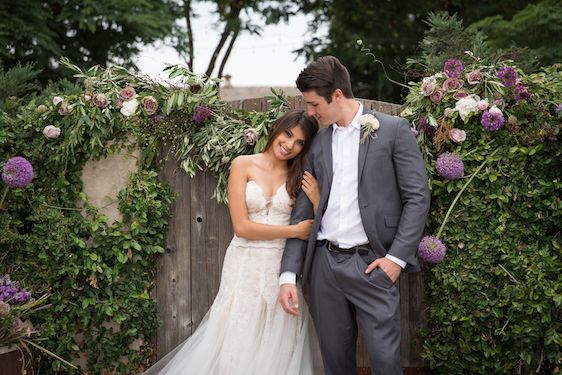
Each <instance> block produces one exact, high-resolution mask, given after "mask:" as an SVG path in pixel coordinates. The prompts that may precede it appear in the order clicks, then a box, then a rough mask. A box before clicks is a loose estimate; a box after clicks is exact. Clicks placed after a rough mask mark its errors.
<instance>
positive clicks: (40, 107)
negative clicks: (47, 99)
mask: <svg viewBox="0 0 562 375" xmlns="http://www.w3.org/2000/svg"><path fill="white" fill-rule="evenodd" d="M48 110H49V108H47V106H46V105H44V104H40V105H38V106H37V108H35V112H37V113H44V112H47V111H48Z"/></svg>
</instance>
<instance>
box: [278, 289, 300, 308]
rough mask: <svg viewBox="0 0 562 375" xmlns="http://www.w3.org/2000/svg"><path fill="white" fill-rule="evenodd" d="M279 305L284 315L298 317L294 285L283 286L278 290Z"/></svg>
mask: <svg viewBox="0 0 562 375" xmlns="http://www.w3.org/2000/svg"><path fill="white" fill-rule="evenodd" d="M279 303H281V306H282V307H283V310H285V312H286V313H288V314H291V315H296V316H299V315H300V314H301V312H300V310H299V295H298V293H297V286H296V285H295V284H283V285H281V287H280V288H279Z"/></svg>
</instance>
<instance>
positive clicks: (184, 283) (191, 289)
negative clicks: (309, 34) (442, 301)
mask: <svg viewBox="0 0 562 375" xmlns="http://www.w3.org/2000/svg"><path fill="white" fill-rule="evenodd" d="M290 102H291V106H292V107H293V108H304V102H303V100H302V97H293V98H290ZM361 102H362V103H363V105H364V106H365V107H367V108H370V109H374V110H376V111H380V112H384V113H388V114H393V115H395V114H398V113H399V112H400V106H399V105H396V104H390V103H384V102H377V101H372V100H361ZM228 104H229V105H230V106H231V107H232V108H242V109H245V110H253V111H266V110H268V109H269V108H270V107H269V105H268V103H267V101H266V100H264V99H246V100H238V101H231V102H228ZM160 178H161V179H162V180H163V181H166V182H167V183H169V184H170V186H171V187H172V189H173V190H174V191H175V192H176V193H177V195H178V197H177V199H176V201H175V203H174V205H173V207H172V218H171V221H170V228H169V231H168V235H167V244H166V252H165V254H163V255H162V256H161V257H160V258H159V260H158V265H157V279H156V292H155V296H154V297H155V298H156V299H157V301H158V306H159V311H160V318H161V320H162V325H161V326H160V328H159V330H158V333H157V356H158V358H161V357H163V356H164V355H165V354H166V353H168V352H169V351H170V350H172V349H173V348H174V347H175V346H176V345H177V344H179V343H180V342H182V341H183V340H185V339H186V338H187V337H189V336H190V335H191V333H192V332H193V331H194V330H195V329H196V328H197V325H198V324H199V322H200V321H201V319H202V318H203V316H204V315H205V313H206V312H207V310H208V309H209V307H210V306H211V304H212V302H213V300H214V298H215V295H216V294H217V292H218V288H219V282H220V275H221V269H222V261H223V258H224V253H225V251H226V248H227V246H228V244H229V243H230V240H231V239H232V236H233V231H232V227H231V223H230V217H229V213H228V208H227V207H226V205H222V204H217V203H216V202H215V201H214V200H211V199H210V196H211V194H212V192H213V189H214V186H215V180H214V178H213V177H212V176H210V175H209V174H206V173H198V174H197V175H196V176H195V177H194V178H193V179H190V178H189V177H187V176H186V175H185V173H183V172H182V171H181V170H180V169H179V167H178V165H177V162H176V161H175V160H173V158H171V157H170V159H169V160H168V161H166V162H165V163H164V164H163V166H162V168H161V172H160ZM399 288H400V295H401V303H400V308H401V329H402V346H401V354H402V366H403V367H406V368H412V370H413V368H420V367H425V366H426V365H427V363H426V362H425V361H423V360H422V359H421V358H420V350H421V339H420V334H419V330H420V328H423V327H424V321H425V319H424V307H423V305H422V296H423V273H414V274H407V273H402V275H401V276H400V279H399ZM357 364H358V366H359V367H368V366H369V360H368V355H367V352H366V350H365V347H364V346H363V344H362V342H361V340H360V342H359V344H358V352H357ZM264 370H265V369H264ZM363 370H366V369H363Z"/></svg>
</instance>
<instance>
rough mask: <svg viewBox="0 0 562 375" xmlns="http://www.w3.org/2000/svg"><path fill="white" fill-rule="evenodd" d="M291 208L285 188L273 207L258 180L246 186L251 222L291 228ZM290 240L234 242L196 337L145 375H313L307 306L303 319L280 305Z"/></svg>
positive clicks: (227, 253)
mask: <svg viewBox="0 0 562 375" xmlns="http://www.w3.org/2000/svg"><path fill="white" fill-rule="evenodd" d="M291 204H292V201H291V199H290V197H289V194H288V193H287V190H286V188H285V185H283V186H281V187H279V189H277V191H276V192H275V194H274V196H273V197H272V198H271V201H269V202H268V201H267V200H266V198H265V197H264V194H263V190H262V188H261V187H260V185H258V184H257V183H256V182H255V181H248V183H247V184H246V205H247V208H248V215H249V219H250V220H251V221H254V222H257V223H263V224H272V225H287V224H288V223H289V218H290V215H291V209H292V206H291ZM284 246H285V239H274V240H267V241H261V240H260V241H258V240H247V239H243V238H240V237H237V236H234V238H233V239H232V242H231V243H230V246H229V247H228V249H227V250H226V255H225V258H224V263H223V269H222V277H221V283H220V287H219V292H218V294H217V296H216V298H215V301H214V302H213V304H212V306H211V308H210V309H209V311H208V312H207V314H206V315H205V317H204V318H203V320H202V321H201V323H200V325H199V327H198V328H197V330H196V331H195V332H194V333H193V335H192V336H191V337H190V338H189V339H187V340H186V341H184V343H182V344H180V345H179V346H178V347H177V348H176V349H174V350H173V351H172V352H171V353H169V354H168V355H167V356H165V357H164V358H163V359H162V360H160V361H159V362H158V363H157V364H156V365H154V366H153V367H151V368H150V369H149V370H148V371H147V372H146V374H166V375H171V374H182V375H238V374H240V375H258V374H271V375H275V374H278V375H311V374H313V373H314V371H313V360H312V357H313V354H312V350H311V337H312V336H313V335H314V333H313V331H312V322H311V318H310V315H309V312H308V310H307V307H306V304H305V303H304V299H303V298H302V295H301V298H300V299H299V300H300V301H301V303H300V306H301V316H300V317H296V316H293V315H289V314H287V313H286V312H285V311H283V308H282V307H281V305H280V304H279V302H278V300H277V298H278V292H279V269H280V263H281V256H282V254H283V248H284Z"/></svg>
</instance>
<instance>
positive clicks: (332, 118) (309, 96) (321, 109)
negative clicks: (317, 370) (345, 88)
mask: <svg viewBox="0 0 562 375" xmlns="http://www.w3.org/2000/svg"><path fill="white" fill-rule="evenodd" d="M302 96H303V99H304V102H305V103H306V112H307V113H308V115H309V116H313V117H316V120H318V123H319V124H320V126H328V125H331V124H333V123H335V122H337V120H338V117H337V116H338V113H339V111H338V109H337V104H336V100H334V94H332V101H331V102H330V103H328V102H327V101H326V99H325V98H324V97H323V96H320V95H318V94H317V93H316V91H315V90H311V91H305V92H303V93H302Z"/></svg>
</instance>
